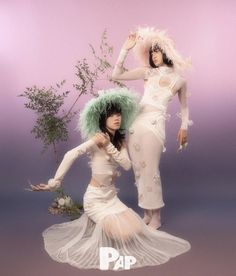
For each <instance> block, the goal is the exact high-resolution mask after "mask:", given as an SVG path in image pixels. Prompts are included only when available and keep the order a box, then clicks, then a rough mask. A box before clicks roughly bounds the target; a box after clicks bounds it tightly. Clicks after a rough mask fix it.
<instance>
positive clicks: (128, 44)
mask: <svg viewBox="0 0 236 276" xmlns="http://www.w3.org/2000/svg"><path fill="white" fill-rule="evenodd" d="M136 42H137V34H136V33H132V34H130V35H129V36H128V38H127V39H126V41H125V43H124V44H123V47H122V48H124V49H126V50H130V49H132V48H133V47H134V46H135V44H136Z"/></svg>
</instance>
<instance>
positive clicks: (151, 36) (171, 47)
mask: <svg viewBox="0 0 236 276" xmlns="http://www.w3.org/2000/svg"><path fill="white" fill-rule="evenodd" d="M135 33H136V35H137V37H138V39H137V42H136V45H135V46H134V48H133V51H134V54H135V56H136V57H137V58H138V59H139V60H140V61H141V62H142V64H143V65H145V66H149V50H150V48H152V49H153V48H154V47H155V46H156V45H158V47H159V48H160V49H161V50H162V51H163V52H164V53H165V54H166V56H167V58H168V59H170V60H172V62H173V65H174V69H175V70H177V71H184V70H186V69H189V68H191V60H190V58H188V59H184V58H183V57H182V56H181V55H180V54H179V53H178V52H177V50H176V49H175V43H174V41H173V40H172V39H171V38H170V37H169V36H168V35H167V34H166V31H164V30H162V31H160V30H158V29H155V28H153V27H145V28H141V27H139V28H138V29H137V30H136V31H135Z"/></svg>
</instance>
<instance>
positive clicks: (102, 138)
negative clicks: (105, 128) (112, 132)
mask: <svg viewBox="0 0 236 276" xmlns="http://www.w3.org/2000/svg"><path fill="white" fill-rule="evenodd" d="M92 140H93V141H94V142H95V144H96V145H97V146H99V147H104V146H106V145H107V144H108V143H109V142H110V140H109V138H108V137H107V135H106V134H104V133H102V132H99V133H96V134H95V135H94V136H93V137H92Z"/></svg>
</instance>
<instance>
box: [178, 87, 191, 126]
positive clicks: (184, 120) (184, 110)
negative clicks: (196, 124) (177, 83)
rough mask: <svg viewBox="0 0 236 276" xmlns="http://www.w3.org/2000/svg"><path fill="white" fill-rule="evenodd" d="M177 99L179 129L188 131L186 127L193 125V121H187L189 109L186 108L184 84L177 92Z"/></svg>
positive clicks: (185, 88)
mask: <svg viewBox="0 0 236 276" xmlns="http://www.w3.org/2000/svg"><path fill="white" fill-rule="evenodd" d="M178 97H179V101H180V114H178V115H179V117H180V118H181V126H180V128H181V129H185V130H187V129H188V126H191V125H192V124H193V121H191V120H189V108H188V101H187V85H186V82H184V84H183V85H182V87H181V88H180V89H179V91H178Z"/></svg>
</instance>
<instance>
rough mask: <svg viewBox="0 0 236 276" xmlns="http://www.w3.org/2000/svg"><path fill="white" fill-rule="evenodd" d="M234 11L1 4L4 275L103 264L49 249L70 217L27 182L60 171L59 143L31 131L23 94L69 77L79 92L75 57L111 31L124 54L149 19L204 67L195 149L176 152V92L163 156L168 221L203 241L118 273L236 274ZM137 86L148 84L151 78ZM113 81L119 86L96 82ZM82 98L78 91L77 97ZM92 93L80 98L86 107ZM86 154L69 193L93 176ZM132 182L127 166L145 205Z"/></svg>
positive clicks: (127, 191)
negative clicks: (58, 257)
mask: <svg viewBox="0 0 236 276" xmlns="http://www.w3.org/2000/svg"><path fill="white" fill-rule="evenodd" d="M235 14H236V2H235V1H233V0H226V1H217V0H216V1H213V0H212V1H210V0H204V1H203V0H201V1H198V2H197V1H195V2H193V1H187V0H180V1H170V0H167V1H161V0H147V1H138V0H136V1H134V0H129V1H124V0H123V1H121V0H120V1H115V0H100V1H95V0H94V1H92V0H89V1H85V0H84V1H75V0H74V1H72V0H69V1H65V0H64V1H62V0H58V1H56V0H51V1H45V0H44V1H39V0H37V1H29V0H28V1H27V0H21V1H16V0H15V1H14V0H12V1H0V39H1V42H0V60H1V66H0V70H1V71H0V78H1V81H0V87H1V102H0V110H1V116H0V128H1V129H0V134H1V139H0V168H1V180H2V183H1V188H0V189H1V193H0V214H1V218H2V219H1V225H0V239H1V250H0V252H1V253H0V254H1V255H2V256H0V260H1V261H0V262H1V272H2V273H1V274H2V275H4V276H6V275H11V276H14V275H18V276H25V275H30V276H36V275H58V276H59V275H66V274H67V275H70V276H73V275H78V274H80V275H90V274H91V273H92V272H91V271H80V270H77V269H75V268H73V267H70V266H69V265H63V264H59V263H56V262H54V261H52V260H51V259H50V258H49V257H48V256H47V254H46V253H45V251H44V249H43V244H42V238H41V232H42V231H43V230H44V229H45V228H46V227H48V226H49V225H51V224H53V223H56V222H59V221H60V222H61V221H63V219H61V218H54V217H52V216H50V215H47V210H46V209H47V206H48V204H49V202H50V200H51V198H52V195H51V194H44V193H42V194H38V193H37V194H36V193H35V194H33V193H32V194H29V193H27V192H24V191H23V187H24V186H25V185H27V179H30V180H31V181H32V182H34V183H37V182H39V181H45V180H47V179H48V178H50V177H51V176H52V175H53V173H54V171H55V160H54V157H53V153H52V151H48V152H47V153H46V154H44V155H41V154H40V151H41V149H42V145H41V144H40V142H39V141H36V140H35V139H34V138H33V137H32V135H31V134H30V130H31V128H32V126H33V123H34V120H35V118H34V116H32V113H31V112H29V111H28V110H26V109H25V108H24V107H23V99H22V98H19V97H17V95H19V94H20V93H22V92H23V91H24V89H25V87H26V86H32V85H34V84H36V85H38V86H49V85H51V84H55V83H56V82H58V81H61V80H62V79H66V80H67V87H68V88H69V89H72V90H73V88H72V84H73V83H74V82H75V76H74V72H75V70H74V66H75V64H76V61H77V60H78V59H81V58H83V57H88V58H89V57H90V56H91V54H90V50H89V47H88V43H91V44H92V45H94V46H95V47H96V46H98V45H99V41H100V36H101V33H102V31H103V30H104V29H105V28H107V30H108V37H109V41H110V43H111V44H112V45H114V55H113V57H114V59H113V61H114V62H115V59H116V57H117V56H118V53H119V50H120V47H121V45H122V43H123V41H124V39H125V38H126V36H127V34H128V32H129V30H132V29H134V28H135V27H136V26H143V25H148V26H157V27H158V28H160V29H167V30H168V31H169V33H170V34H171V35H172V36H173V37H174V38H175V41H176V44H177V47H178V49H179V50H180V52H181V53H183V54H184V55H185V56H191V57H192V61H193V65H194V70H193V71H192V72H190V73H188V75H187V80H188V88H189V92H190V93H191V97H190V99H189V105H190V114H191V118H192V119H193V120H194V122H195V124H194V126H193V127H192V128H190V131H189V140H190V143H189V147H188V150H187V151H186V152H184V153H181V154H176V147H177V145H176V139H175V138H176V133H177V130H178V127H179V124H180V123H179V119H178V118H176V117H175V115H174V114H175V113H176V112H177V110H178V108H179V107H178V101H177V99H174V101H173V102H172V104H171V105H170V108H169V112H170V113H171V114H172V115H173V116H172V118H171V121H170V122H168V124H167V152H166V153H165V154H163V156H162V163H161V173H162V180H163V189H164V195H165V202H166V207H165V208H164V210H163V220H164V223H165V224H164V226H163V230H165V231H168V232H170V233H172V234H175V235H177V236H180V237H183V238H185V239H187V240H189V241H190V242H191V244H192V250H191V251H190V252H189V253H187V254H184V255H182V256H180V257H177V258H175V259H173V260H171V261H170V262H168V263H167V264H165V265H162V266H159V267H151V268H144V269H138V270H136V271H127V272H120V273H119V275H135V274H140V275H143V274H144V273H147V274H148V275H156V274H158V275H161V276H167V275H168V276H170V275H171V276H175V275H178V276H200V275H201V276H209V275H214V276H222V275H227V276H235V275H236V265H235V258H236V238H235V232H236V220H235V213H236V212H235V211H236V189H235V164H236V139H235V134H236V128H235V118H236V112H235V109H236V97H235V90H236V81H235V61H236V59H235V49H236V40H235V37H236V15H235ZM134 66H137V63H136V62H135V61H134V59H133V57H132V55H130V57H129V58H128V60H127V67H129V68H132V67H134ZM127 84H128V85H129V86H130V87H134V88H136V89H137V90H138V91H139V92H140V93H142V91H143V86H142V85H143V84H142V82H141V81H137V82H130V83H127ZM104 87H105V88H106V87H108V84H104V83H101V84H99V85H98V86H97V88H98V89H101V88H104ZM74 97H76V92H75V91H74V90H73V93H72V95H71V99H68V101H67V104H68V106H69V105H70V103H71V102H72V100H73V98H74ZM87 100H88V97H85V98H84V99H81V101H80V103H79V104H78V106H77V108H80V107H82V106H83V104H84V102H85V101H87ZM75 124H76V121H74V122H72V123H71V129H70V133H71V136H70V140H69V141H68V143H65V144H61V145H60V153H61V158H62V156H63V154H64V153H65V151H66V150H68V149H69V148H72V147H74V146H76V145H77V144H78V143H79V137H80V136H79V135H78V134H77V133H75V132H74V131H73V129H74V126H75ZM85 161H86V158H84V157H83V158H81V159H80V160H78V161H76V165H75V166H73V168H72V169H71V171H70V173H69V174H68V175H67V176H66V183H68V184H67V191H68V192H69V193H72V194H73V195H74V196H78V198H79V199H80V200H82V195H83V193H84V191H85V189H86V183H87V182H88V179H89V170H88V169H87V165H86V164H85ZM81 172H83V173H82V174H81ZM77 179H78V183H76V182H77ZM132 183H133V174H132V172H131V171H130V172H125V173H123V175H122V177H121V178H120V180H119V183H118V186H119V187H120V189H121V191H120V197H121V199H122V200H123V201H124V202H125V203H127V204H128V205H129V206H131V207H133V208H134V209H135V210H136V211H137V212H139V213H140V214H141V210H140V209H138V208H137V199H136V198H137V194H136V190H135V187H134V186H133V184H132ZM93 273H94V271H93ZM96 273H97V275H105V272H100V271H96ZM113 274H114V272H107V273H106V275H113Z"/></svg>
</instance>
